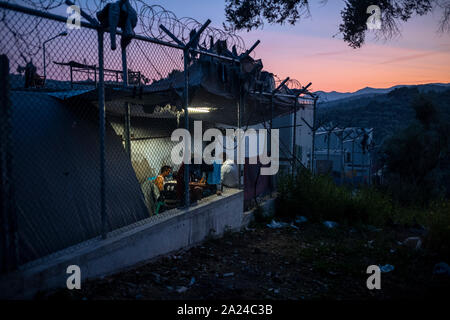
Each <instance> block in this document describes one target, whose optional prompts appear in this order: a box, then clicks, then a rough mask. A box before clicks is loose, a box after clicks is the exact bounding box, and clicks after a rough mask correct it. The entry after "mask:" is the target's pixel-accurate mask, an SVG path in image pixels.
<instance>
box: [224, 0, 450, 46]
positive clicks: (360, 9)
mask: <svg viewBox="0 0 450 320" xmlns="http://www.w3.org/2000/svg"><path fill="white" fill-rule="evenodd" d="M318 2H321V3H325V2H326V1H324V0H321V1H318ZM309 4H310V1H308V0H264V1H261V0H226V7H225V16H226V19H227V22H228V26H227V25H225V28H226V29H228V30H229V29H237V30H243V29H245V30H247V31H249V30H252V29H255V28H259V27H262V26H263V24H264V20H266V21H267V22H269V23H270V24H284V23H289V24H292V25H294V24H295V23H296V22H297V21H298V20H300V18H302V17H307V16H309V13H310V12H309ZM371 5H377V6H378V7H379V8H380V9H381V21H382V24H381V30H379V31H380V32H379V34H380V35H382V36H384V37H385V38H391V37H393V36H395V35H397V34H399V33H400V31H399V28H398V22H399V21H408V20H409V19H410V18H411V17H413V16H414V15H425V14H428V13H429V12H431V10H432V9H433V7H440V8H441V9H443V10H442V12H443V17H442V19H441V21H440V29H441V31H446V30H447V29H448V25H449V18H448V16H449V14H450V10H449V9H450V8H449V4H448V3H444V4H443V3H441V1H440V0H347V1H345V7H344V9H343V10H342V11H341V17H342V23H341V24H340V26H339V32H341V33H342V34H343V38H344V41H345V42H347V43H348V44H349V46H351V47H353V48H359V47H361V46H362V45H363V44H364V40H365V35H366V32H367V25H366V22H367V19H368V18H369V14H368V13H367V8H368V7H369V6H371Z"/></svg>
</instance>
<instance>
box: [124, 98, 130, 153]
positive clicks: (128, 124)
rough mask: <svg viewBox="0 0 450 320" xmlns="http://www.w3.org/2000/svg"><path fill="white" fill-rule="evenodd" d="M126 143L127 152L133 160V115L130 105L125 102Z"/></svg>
mask: <svg viewBox="0 0 450 320" xmlns="http://www.w3.org/2000/svg"><path fill="white" fill-rule="evenodd" d="M123 131H124V132H123V133H124V141H125V152H126V153H127V154H128V156H129V157H130V159H131V139H130V131H131V115H130V103H129V102H125V125H124V130H123Z"/></svg>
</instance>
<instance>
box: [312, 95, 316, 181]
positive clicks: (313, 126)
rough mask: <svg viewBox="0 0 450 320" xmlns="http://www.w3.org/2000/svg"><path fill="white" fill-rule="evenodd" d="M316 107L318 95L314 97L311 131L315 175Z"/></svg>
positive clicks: (313, 172)
mask: <svg viewBox="0 0 450 320" xmlns="http://www.w3.org/2000/svg"><path fill="white" fill-rule="evenodd" d="M316 108H317V97H316V98H314V105H313V123H312V128H311V133H312V152H311V153H312V156H311V172H312V174H313V175H314V174H315V168H314V167H315V162H314V160H315V159H314V158H315V155H316V130H317V128H316Z"/></svg>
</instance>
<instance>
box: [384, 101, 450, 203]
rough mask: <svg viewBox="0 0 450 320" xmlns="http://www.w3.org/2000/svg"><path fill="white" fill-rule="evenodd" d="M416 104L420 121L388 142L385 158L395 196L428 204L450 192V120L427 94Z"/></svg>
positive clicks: (387, 173)
mask: <svg viewBox="0 0 450 320" xmlns="http://www.w3.org/2000/svg"><path fill="white" fill-rule="evenodd" d="M412 107H413V108H414V110H415V112H416V121H414V122H413V123H412V124H411V125H410V126H408V127H407V128H406V129H404V130H402V131H400V132H399V133H397V134H396V135H394V136H392V137H391V138H390V139H388V140H387V141H386V143H385V144H384V146H383V153H384V156H383V158H384V159H383V160H384V164H385V165H386V179H387V181H388V182H389V185H390V187H391V189H392V190H391V191H392V193H393V195H394V196H395V197H396V198H397V199H398V200H400V201H402V202H406V203H407V202H418V203H419V204H426V203H427V202H429V201H431V200H433V199H436V198H437V197H439V196H442V195H444V194H447V196H448V195H449V191H450V190H449V189H448V188H449V186H450V184H449V183H448V178H449V177H450V171H449V169H450V168H449V167H448V163H449V160H450V139H449V135H448V134H449V123H447V122H443V121H442V120H441V119H440V117H439V116H438V111H437V109H436V108H435V106H434V105H433V103H432V102H431V101H430V100H428V99H427V98H425V97H419V98H417V99H416V100H415V101H414V102H413V103H412Z"/></svg>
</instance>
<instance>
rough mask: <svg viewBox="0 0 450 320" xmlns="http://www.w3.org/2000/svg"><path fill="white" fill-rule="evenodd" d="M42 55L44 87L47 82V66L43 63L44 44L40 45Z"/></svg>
mask: <svg viewBox="0 0 450 320" xmlns="http://www.w3.org/2000/svg"><path fill="white" fill-rule="evenodd" d="M42 53H43V54H44V86H45V82H46V81H47V66H46V62H45V42H44V43H43V44H42Z"/></svg>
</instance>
